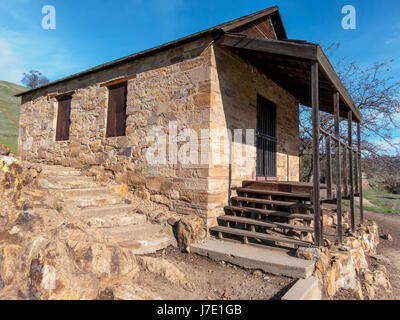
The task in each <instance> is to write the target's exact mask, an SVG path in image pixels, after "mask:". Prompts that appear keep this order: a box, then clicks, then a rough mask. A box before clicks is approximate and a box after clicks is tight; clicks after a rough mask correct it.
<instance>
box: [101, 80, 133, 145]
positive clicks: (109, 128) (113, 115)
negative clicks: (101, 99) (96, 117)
mask: <svg viewBox="0 0 400 320" xmlns="http://www.w3.org/2000/svg"><path fill="white" fill-rule="evenodd" d="M107 89H108V107H107V125H106V137H107V138H112V137H123V136H126V118H127V116H126V104H127V94H128V83H127V81H124V82H120V83H118V84H114V85H112V86H108V87H107ZM114 90H115V91H114ZM122 94H123V96H122ZM121 103H122V105H121Z"/></svg>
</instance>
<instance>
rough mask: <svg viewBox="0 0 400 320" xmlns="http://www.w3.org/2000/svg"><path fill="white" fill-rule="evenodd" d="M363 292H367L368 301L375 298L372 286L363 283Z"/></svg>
mask: <svg viewBox="0 0 400 320" xmlns="http://www.w3.org/2000/svg"><path fill="white" fill-rule="evenodd" d="M364 286H365V290H366V291H367V296H368V299H369V300H374V298H375V289H374V287H373V286H372V285H370V284H368V283H365V285H364Z"/></svg>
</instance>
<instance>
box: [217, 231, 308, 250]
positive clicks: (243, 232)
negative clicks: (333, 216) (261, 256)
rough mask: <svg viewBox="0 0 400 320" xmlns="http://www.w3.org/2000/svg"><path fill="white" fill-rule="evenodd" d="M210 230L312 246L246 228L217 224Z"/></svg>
mask: <svg viewBox="0 0 400 320" xmlns="http://www.w3.org/2000/svg"><path fill="white" fill-rule="evenodd" d="M210 230H211V231H213V232H218V233H219V232H220V233H225V234H232V235H235V236H241V237H246V238H252V239H260V240H266V241H271V242H285V243H290V244H295V245H298V246H302V247H312V246H313V244H312V243H311V242H308V241H302V240H297V239H292V238H288V237H279V236H272V235H269V234H265V233H260V232H252V231H247V230H242V229H235V228H228V227H222V226H217V227H213V228H211V229H210Z"/></svg>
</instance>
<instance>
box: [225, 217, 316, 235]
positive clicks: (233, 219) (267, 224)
mask: <svg viewBox="0 0 400 320" xmlns="http://www.w3.org/2000/svg"><path fill="white" fill-rule="evenodd" d="M218 220H220V221H226V222H237V223H245V224H250V225H255V226H260V227H266V228H280V229H288V230H297V231H303V232H314V228H311V227H305V226H295V225H292V224H287V223H280V222H272V221H261V220H256V219H250V218H244V217H237V216H230V215H225V216H220V217H218Z"/></svg>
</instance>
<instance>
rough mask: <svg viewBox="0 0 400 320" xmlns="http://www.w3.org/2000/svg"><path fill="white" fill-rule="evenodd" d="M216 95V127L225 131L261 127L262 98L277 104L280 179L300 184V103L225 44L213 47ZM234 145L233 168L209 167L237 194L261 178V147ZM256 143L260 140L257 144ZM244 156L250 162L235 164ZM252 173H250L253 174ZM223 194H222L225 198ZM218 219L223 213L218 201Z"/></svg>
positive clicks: (224, 188) (218, 180) (213, 117)
mask: <svg viewBox="0 0 400 320" xmlns="http://www.w3.org/2000/svg"><path fill="white" fill-rule="evenodd" d="M211 91H212V94H213V99H214V100H215V106H214V107H213V108H211V121H212V122H211V127H212V128H220V129H221V128H225V129H230V130H234V129H242V130H243V134H244V132H245V130H246V129H254V132H256V129H257V95H258V94H259V95H261V96H263V97H264V98H266V99H268V100H270V101H271V102H273V103H275V104H276V106H277V178H278V180H280V181H299V156H298V155H299V146H300V140H299V107H298V102H297V101H296V99H295V98H294V97H293V96H292V95H290V94H289V93H288V92H286V91H285V90H284V89H282V88H281V87H279V86H278V85H277V84H276V83H274V82H273V81H272V80H270V79H269V78H268V77H267V76H266V75H264V74H263V73H261V72H259V71H258V70H257V69H256V68H255V67H253V66H252V65H251V64H249V63H248V62H247V61H245V60H243V59H242V58H241V57H240V56H238V55H237V54H235V53H233V52H232V51H231V50H230V49H228V48H225V47H222V46H214V47H213V55H212V68H211ZM242 141H243V144H244V147H243V144H238V143H233V146H232V154H233V156H232V159H233V161H232V162H233V163H232V166H229V165H222V166H221V165H219V166H218V165H217V166H216V165H213V164H211V165H210V180H212V181H213V182H214V183H215V184H219V185H220V186H221V188H222V189H221V191H225V192H224V195H225V198H224V200H225V202H227V201H228V190H229V189H231V192H232V193H235V192H234V189H235V188H236V187H239V186H241V184H242V181H243V180H255V179H256V148H255V143H254V146H252V145H247V144H246V143H245V141H246V140H245V137H243V139H242ZM254 142H255V141H254ZM238 152H243V155H245V156H246V157H247V161H249V162H250V164H251V165H250V167H249V166H248V164H249V163H240V162H235V159H234V155H235V154H237V153H238ZM249 169H250V170H249ZM221 196H222V194H221ZM213 209H214V211H213V214H211V216H212V215H214V216H218V215H220V214H221V212H222V208H221V206H220V204H217V203H215V207H214V208H213Z"/></svg>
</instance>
